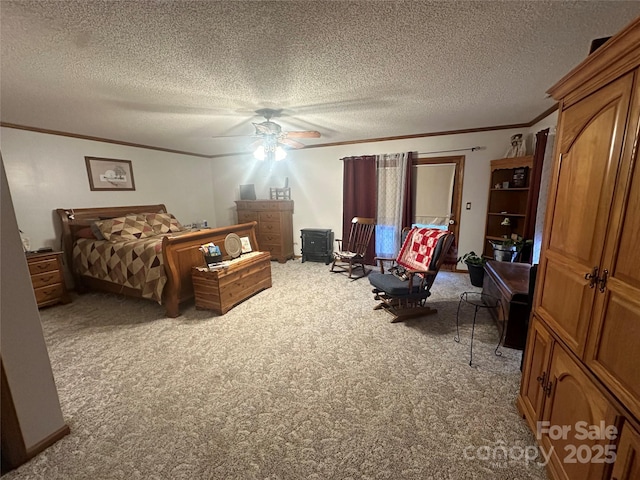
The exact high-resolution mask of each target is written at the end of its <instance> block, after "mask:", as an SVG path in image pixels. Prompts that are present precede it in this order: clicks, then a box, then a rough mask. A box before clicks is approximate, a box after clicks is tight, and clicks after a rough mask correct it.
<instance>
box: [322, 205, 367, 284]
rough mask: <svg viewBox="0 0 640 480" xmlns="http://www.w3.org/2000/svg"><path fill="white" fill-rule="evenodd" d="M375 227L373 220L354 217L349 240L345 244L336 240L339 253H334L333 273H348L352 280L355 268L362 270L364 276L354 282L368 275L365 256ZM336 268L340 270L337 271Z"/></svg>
mask: <svg viewBox="0 0 640 480" xmlns="http://www.w3.org/2000/svg"><path fill="white" fill-rule="evenodd" d="M375 227H376V222H375V219H373V218H364V217H353V220H351V231H350V232H349V240H348V241H347V242H346V243H344V242H343V241H342V239H336V242H338V251H337V252H333V263H332V264H331V271H332V272H333V273H339V272H348V273H349V278H351V275H352V273H353V269H354V268H357V267H360V268H362V275H361V276H359V277H356V278H354V280H357V279H358V278H362V277H364V276H365V275H366V274H367V273H368V270H367V269H366V268H365V266H364V256H365V254H366V252H367V248H368V247H369V243H370V242H371V237H372V236H373V232H374V230H375ZM336 268H337V269H338V270H335V269H336Z"/></svg>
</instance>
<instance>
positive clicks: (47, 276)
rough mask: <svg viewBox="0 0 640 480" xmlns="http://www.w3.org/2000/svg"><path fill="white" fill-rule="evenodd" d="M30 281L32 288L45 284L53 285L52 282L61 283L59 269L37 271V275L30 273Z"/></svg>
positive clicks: (44, 285)
mask: <svg viewBox="0 0 640 480" xmlns="http://www.w3.org/2000/svg"><path fill="white" fill-rule="evenodd" d="M31 283H32V284H33V288H40V287H46V286H47V285H53V284H54V283H62V275H61V274H60V270H55V271H51V272H45V273H38V274H37V275H33V274H32V275H31Z"/></svg>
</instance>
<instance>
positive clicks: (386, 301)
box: [369, 229, 453, 323]
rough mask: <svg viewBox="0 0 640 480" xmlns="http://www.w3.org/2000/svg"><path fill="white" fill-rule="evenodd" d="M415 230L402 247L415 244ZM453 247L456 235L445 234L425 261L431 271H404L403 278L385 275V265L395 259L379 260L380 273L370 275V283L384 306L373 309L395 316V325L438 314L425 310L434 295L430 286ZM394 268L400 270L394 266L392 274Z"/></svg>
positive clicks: (393, 320)
mask: <svg viewBox="0 0 640 480" xmlns="http://www.w3.org/2000/svg"><path fill="white" fill-rule="evenodd" d="M414 230H418V229H414ZM414 230H412V231H411V232H409V235H408V236H407V238H406V239H405V242H403V245H404V243H406V242H411V241H412V234H413V232H414ZM452 243H453V234H452V233H451V232H446V233H445V234H444V235H443V236H441V237H440V238H439V239H438V241H437V243H436V246H435V248H434V250H433V253H432V255H431V258H430V259H426V260H425V264H426V265H428V268H423V269H417V268H416V269H402V274H399V273H398V272H397V271H396V272H395V273H385V271H384V267H383V262H384V261H389V260H393V259H388V258H384V259H383V258H378V259H377V260H378V261H379V264H380V272H379V273H378V272H373V273H371V274H370V275H369V283H371V285H372V286H373V287H374V288H373V293H374V295H375V296H374V298H375V300H380V302H381V303H379V304H378V305H376V306H375V307H374V310H380V309H385V311H387V312H389V313H390V314H391V315H392V316H393V319H392V320H391V322H392V323H395V322H400V321H403V320H406V319H408V318H413V317H419V316H424V315H432V314H434V313H436V312H437V310H436V309H434V308H431V307H428V306H426V301H427V298H429V296H430V295H431V286H432V285H433V282H434V280H435V279H436V275H438V271H439V270H440V267H441V265H442V263H443V262H444V258H445V256H446V253H447V251H448V250H449V248H451V244H452ZM399 255H400V254H399ZM396 261H397V259H396ZM394 263H395V262H394ZM394 268H395V269H397V267H396V266H394V267H392V268H391V269H389V270H393V269H394Z"/></svg>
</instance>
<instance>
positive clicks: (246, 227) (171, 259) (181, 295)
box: [162, 222, 258, 317]
mask: <svg viewBox="0 0 640 480" xmlns="http://www.w3.org/2000/svg"><path fill="white" fill-rule="evenodd" d="M256 225H257V222H250V223H242V224H239V225H229V226H227V227H218V228H211V229H205V230H200V231H197V232H192V233H186V234H183V235H179V236H176V237H165V238H164V239H163V240H162V254H163V257H164V268H165V271H166V273H167V284H166V285H165V287H164V294H163V304H164V305H165V308H166V312H167V316H168V317H177V316H178V315H179V314H180V309H179V307H180V303H182V302H184V301H185V300H190V299H192V298H193V283H192V281H191V269H192V268H193V267H198V266H204V257H203V256H202V252H200V250H199V249H198V248H199V247H200V245H203V244H205V243H209V242H213V243H215V244H216V245H218V246H219V247H220V250H221V251H222V258H223V260H229V259H230V257H229V255H228V254H227V251H226V250H225V248H224V239H225V237H226V236H227V235H229V234H230V233H235V234H236V235H238V236H239V237H249V239H250V240H251V247H252V248H253V250H258V241H257V239H256V231H255V230H256Z"/></svg>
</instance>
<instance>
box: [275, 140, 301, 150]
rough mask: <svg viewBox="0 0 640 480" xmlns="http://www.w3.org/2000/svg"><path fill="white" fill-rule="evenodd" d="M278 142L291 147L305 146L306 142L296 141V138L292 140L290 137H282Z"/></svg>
mask: <svg viewBox="0 0 640 480" xmlns="http://www.w3.org/2000/svg"><path fill="white" fill-rule="evenodd" d="M278 142H279V143H282V144H284V145H287V146H289V147H291V148H304V143H300V142H296V141H295V140H290V139H288V138H281V139H280V140H278Z"/></svg>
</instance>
